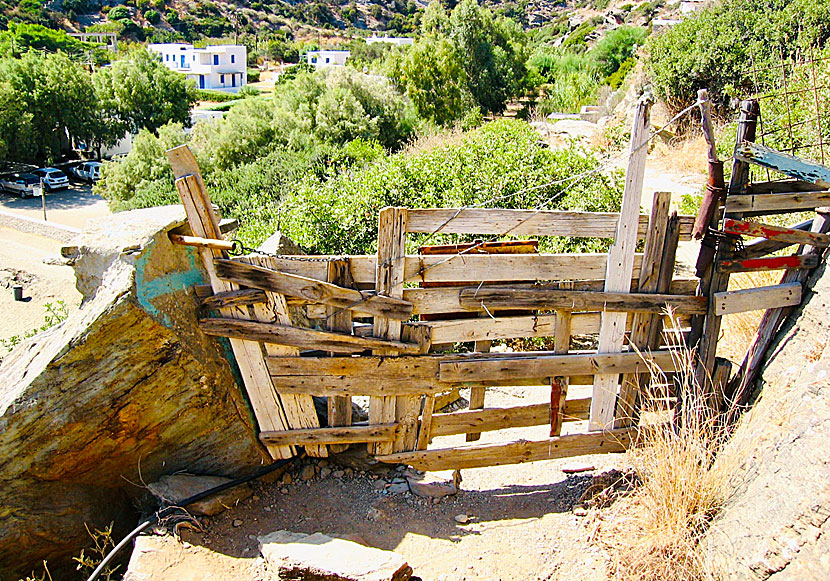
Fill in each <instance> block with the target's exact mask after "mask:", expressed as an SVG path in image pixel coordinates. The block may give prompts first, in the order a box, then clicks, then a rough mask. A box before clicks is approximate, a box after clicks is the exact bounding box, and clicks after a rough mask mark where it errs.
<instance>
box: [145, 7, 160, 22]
mask: <svg viewBox="0 0 830 581" xmlns="http://www.w3.org/2000/svg"><path fill="white" fill-rule="evenodd" d="M144 18H146V19H147V22H149V23H150V24H158V23H159V21H160V20H161V14H159V13H158V11H157V10H153V9H152V8H151V9H150V10H148V11H147V12H145V13H144Z"/></svg>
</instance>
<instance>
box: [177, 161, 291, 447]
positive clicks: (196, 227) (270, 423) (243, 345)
mask: <svg viewBox="0 0 830 581" xmlns="http://www.w3.org/2000/svg"><path fill="white" fill-rule="evenodd" d="M167 158H168V159H169V160H170V166H171V167H172V168H173V175H174V176H175V178H176V190H178V192H179V196H180V197H181V199H182V204H183V205H184V209H185V213H186V214H187V221H188V223H189V224H190V229H191V230H192V231H193V235H194V236H200V237H203V238H213V239H216V240H221V239H222V233H221V231H220V230H219V220H218V219H217V218H216V214H215V213H214V212H213V207H212V206H211V204H210V199H209V198H208V195H207V190H206V189H205V183H204V181H203V180H202V175H201V173H200V172H199V165H198V164H197V163H196V158H195V157H193V154H192V153H191V152H190V149H188V147H187V146H186V145H182V146H180V147H176V148H174V149H171V150H170V151H168V152H167ZM201 253H202V258H203V259H204V262H205V268H206V269H207V272H208V276H209V278H210V284H211V287H212V288H213V291H214V292H225V291H229V290H233V286H232V285H231V284H230V283H227V282H225V281H223V280H221V279H219V277H217V276H216V269H215V268H214V266H213V259H214V258H224V253H223V251H221V250H211V249H209V248H203V249H201ZM222 314H223V316H226V317H232V318H245V317H244V312H242V311H240V310H239V309H223V311H222ZM230 343H231V348H232V349H233V353H234V357H235V358H236V363H237V365H238V366H239V371H240V373H241V374H242V380H243V382H244V384H245V389H246V391H247V392H248V398H249V399H250V401H251V406H252V407H253V409H254V415H255V416H256V419H257V423H258V424H259V429H260V430H261V431H265V430H268V431H283V430H285V429H287V420H286V418H285V412H284V410H283V408H282V404H281V403H280V400H279V396H278V395H277V392H276V391H275V390H274V385H273V383H272V382H271V376H270V375H269V374H268V369H267V368H266V367H265V359H264V357H263V355H262V347H261V346H260V345H259V343H256V342H252V341H242V340H239V339H231V340H230ZM266 447H267V449H268V452H269V453H270V454H271V456H272V457H273V458H275V459H277V458H290V457H291V456H293V455H294V450H293V449H292V448H291V447H288V446H266Z"/></svg>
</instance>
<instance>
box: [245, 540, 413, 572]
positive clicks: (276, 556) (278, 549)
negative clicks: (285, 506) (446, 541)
mask: <svg viewBox="0 0 830 581" xmlns="http://www.w3.org/2000/svg"><path fill="white" fill-rule="evenodd" d="M259 544H260V552H261V553H262V556H263V557H265V560H266V561H267V562H268V564H269V565H271V566H272V567H274V568H276V569H277V572H278V574H279V578H280V579H292V580H296V581H406V580H407V579H409V578H410V577H411V576H412V567H410V566H409V565H407V563H406V561H405V560H404V558H403V557H402V556H400V555H399V554H398V553H395V552H393V551H384V550H382V549H376V548H374V547H366V546H363V545H361V544H358V543H355V542H352V541H347V540H345V539H338V538H334V537H330V536H328V535H324V534H321V533H314V534H313V535H306V534H303V533H292V532H290V531H276V532H274V533H271V534H268V535H265V536H262V537H259Z"/></svg>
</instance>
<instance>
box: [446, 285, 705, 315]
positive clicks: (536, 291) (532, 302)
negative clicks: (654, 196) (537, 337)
mask: <svg viewBox="0 0 830 581" xmlns="http://www.w3.org/2000/svg"><path fill="white" fill-rule="evenodd" d="M459 302H460V303H461V306H462V307H464V308H472V309H475V308H476V307H478V308H484V307H486V308H487V309H533V310H537V309H543V310H551V309H567V310H570V311H627V312H646V313H659V312H661V311H665V310H666V309H667V307H669V308H671V309H673V310H674V311H675V312H677V313H681V314H685V315H703V314H706V298H705V297H698V296H691V295H688V296H678V295H670V294H652V293H618V292H594V291H572V290H560V289H558V288H554V287H550V286H547V285H539V286H536V287H533V288H526V289H517V288H515V287H509V286H502V287H493V286H489V287H482V288H480V289H479V288H467V289H464V290H462V291H461V298H460V301H459ZM482 305H483V307H482Z"/></svg>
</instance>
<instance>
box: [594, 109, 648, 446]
mask: <svg viewBox="0 0 830 581" xmlns="http://www.w3.org/2000/svg"><path fill="white" fill-rule="evenodd" d="M649 108H650V102H649V101H647V100H641V101H640V102H639V103H638V104H637V110H636V112H635V114H634V122H633V127H632V129H631V146H630V148H629V151H630V153H629V158H628V168H627V169H626V173H625V189H624V191H623V201H622V211H621V212H620V221H619V226H618V227H617V238H616V240H615V241H614V245H613V246H612V247H611V250H610V251H609V253H608V263H607V271H606V275H605V290H606V291H609V292H628V290H629V288H630V285H631V283H630V281H631V277H632V275H634V273H635V272H636V271H635V270H634V250H635V247H636V245H637V228H638V224H639V215H640V202H641V199H642V194H643V179H644V176H645V166H646V158H647V157H648V146H647V143H648V130H649V129H648V128H649ZM625 322H626V315H625V313H619V312H604V313H603V314H602V325H601V327H600V332H599V352H600V353H611V352H619V351H621V350H622V348H623V342H624V339H625ZM618 382H619V376H618V375H616V374H602V375H597V376H596V377H594V394H593V398H592V400H591V419H590V420H589V424H588V425H589V428H590V429H591V430H603V429H606V428H608V427H611V426H613V423H614V411H615V407H616V400H617V385H618Z"/></svg>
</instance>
